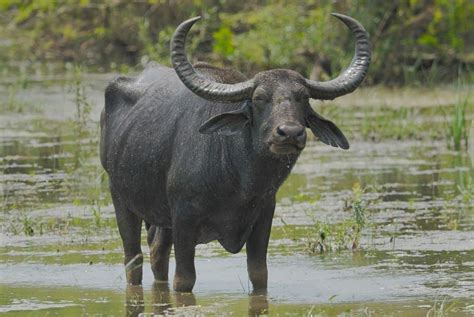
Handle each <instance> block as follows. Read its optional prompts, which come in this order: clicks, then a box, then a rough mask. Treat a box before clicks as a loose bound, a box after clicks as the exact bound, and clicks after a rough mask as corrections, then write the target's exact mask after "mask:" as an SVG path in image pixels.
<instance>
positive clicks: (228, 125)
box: [199, 102, 252, 136]
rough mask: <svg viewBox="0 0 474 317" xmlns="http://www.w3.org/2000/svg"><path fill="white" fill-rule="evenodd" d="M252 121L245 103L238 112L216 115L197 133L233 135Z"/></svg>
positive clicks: (248, 106) (247, 105)
mask: <svg viewBox="0 0 474 317" xmlns="http://www.w3.org/2000/svg"><path fill="white" fill-rule="evenodd" d="M251 120H252V113H251V109H250V105H249V104H248V102H246V103H245V104H244V105H243V106H242V108H240V109H239V110H234V111H229V112H224V113H221V114H218V115H216V116H214V117H212V118H210V119H209V120H207V121H206V122H204V123H203V124H202V125H201V126H200V127H199V132H200V133H203V134H211V133H214V132H217V134H220V135H226V136H228V135H233V134H236V133H238V132H239V131H241V130H242V129H243V128H244V127H246V126H247V125H249V124H250V123H251Z"/></svg>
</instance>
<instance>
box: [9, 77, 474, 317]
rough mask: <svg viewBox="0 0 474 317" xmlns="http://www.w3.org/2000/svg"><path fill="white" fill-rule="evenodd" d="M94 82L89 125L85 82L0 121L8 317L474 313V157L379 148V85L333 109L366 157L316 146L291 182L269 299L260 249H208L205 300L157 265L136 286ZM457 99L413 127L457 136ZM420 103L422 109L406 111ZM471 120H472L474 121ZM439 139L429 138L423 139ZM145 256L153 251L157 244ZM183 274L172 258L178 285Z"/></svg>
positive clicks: (413, 145) (427, 143) (23, 97)
mask: <svg viewBox="0 0 474 317" xmlns="http://www.w3.org/2000/svg"><path fill="white" fill-rule="evenodd" d="M87 78H88V80H87V81H86V82H87V98H88V101H89V102H90V103H91V104H92V105H93V107H92V109H91V113H90V116H91V118H92V119H93V120H92V121H91V122H88V123H87V124H86V125H84V127H78V126H77V125H76V123H75V116H76V115H75V111H76V106H75V102H74V93H75V90H74V89H75V87H74V86H72V87H71V86H69V85H68V84H59V83H54V82H53V83H49V84H48V85H46V84H44V83H42V82H38V83H35V84H30V85H29V86H28V87H27V88H26V89H25V90H21V91H20V92H19V93H18V94H17V97H16V98H17V99H19V100H20V101H21V102H23V103H24V104H25V106H24V110H23V111H22V112H21V113H12V112H4V113H1V114H0V170H1V171H2V173H1V174H0V189H1V194H2V213H1V224H2V228H1V230H2V232H1V248H0V277H1V279H0V313H5V314H8V315H12V316H13V315H14V316H37V315H40V316H42V315H47V314H48V315H83V314H88V315H99V316H100V315H132V316H133V315H138V314H139V313H141V312H145V313H147V314H148V315H152V314H153V313H156V314H159V313H175V314H179V315H195V314H229V315H230V314H233V315H238V316H239V315H243V314H247V313H249V314H256V313H258V312H269V313H270V314H272V315H295V316H299V315H302V314H305V315H318V314H319V315H364V316H365V315H382V314H383V315H399V316H420V315H426V314H427V312H428V311H429V310H430V309H431V311H434V310H436V311H438V312H439V311H444V312H446V313H447V314H448V315H450V316H451V315H452V316H458V315H459V316H465V315H472V314H474V300H473V298H474V274H473V273H474V208H473V201H472V198H473V196H474V192H473V189H474V182H473V176H474V174H473V168H472V163H471V158H470V156H469V153H467V152H463V151H462V152H455V151H451V150H449V149H448V148H447V146H446V141H445V140H442V139H439V138H433V139H426V138H424V139H423V138H422V139H420V138H418V137H413V138H411V137H403V138H401V139H400V140H397V138H396V137H395V138H387V137H386V138H382V139H379V138H377V139H376V140H375V141H370V140H371V138H370V137H368V138H367V137H364V129H365V128H364V120H365V118H366V117H367V116H368V115H374V116H375V117H376V116H377V115H376V114H377V113H383V112H384V111H388V110H386V108H384V107H377V106H373V105H370V107H371V108H370V109H369V110H370V111H367V110H365V109H363V106H362V104H363V102H362V101H361V100H363V99H364V98H367V96H370V95H371V91H370V90H365V91H362V92H360V93H358V94H355V95H354V96H353V97H352V98H351V99H342V101H340V100H338V101H337V102H338V103H341V102H344V100H346V101H347V103H348V105H346V106H345V107H346V108H344V111H342V112H339V113H334V112H333V113H331V111H332V110H328V111H327V112H326V114H327V116H328V117H329V118H334V117H337V119H338V120H339V121H336V123H338V124H340V122H345V123H343V125H342V126H343V130H344V131H345V132H346V134H347V135H348V137H349V139H350V140H352V142H351V150H349V151H342V150H337V149H332V148H330V147H327V146H325V145H323V144H320V143H317V142H315V141H311V142H309V144H308V146H307V148H306V149H305V151H304V152H303V154H302V156H301V158H300V160H299V161H298V163H297V165H296V167H295V168H294V170H293V172H292V174H291V176H290V178H289V179H288V180H287V182H286V183H285V185H284V186H283V187H282V188H281V190H280V192H279V194H278V205H277V209H276V215H275V218H274V223H273V230H272V237H271V241H270V246H269V260H268V261H269V289H268V294H267V295H249V293H250V291H251V289H250V282H249V280H248V278H247V273H246V265H245V252H241V253H239V254H236V255H230V254H228V253H226V252H225V251H224V250H223V249H222V248H221V247H220V246H219V245H218V244H217V243H210V244H207V245H200V246H198V251H197V259H196V268H197V272H198V279H197V283H196V287H195V289H194V294H193V295H184V294H176V293H174V292H170V291H169V289H168V286H167V285H166V284H165V285H163V284H158V285H155V284H154V283H153V278H152V274H151V270H150V268H149V266H148V265H147V263H146V264H145V266H144V280H143V281H144V282H143V287H128V288H127V286H126V283H125V281H124V273H123V265H122V264H121V263H122V247H121V241H120V238H119V235H118V232H117V229H116V225H115V219H114V214H113V208H112V206H111V205H110V198H109V195H108V193H107V188H106V182H107V179H106V175H105V174H104V173H103V171H102V169H101V168H100V163H99V161H98V158H97V150H96V149H97V132H98V127H97V125H98V124H97V121H98V116H99V113H100V109H101V107H102V103H103V100H102V98H103V97H102V91H103V88H104V86H105V83H106V80H107V79H108V76H92V75H91V76H88V77H87ZM2 89H3V91H2ZM6 89H7V87H6V86H5V85H4V86H2V88H1V89H0V92H5V91H6ZM374 91H375V92H374V93H375V94H376V95H377V98H379V99H380V100H389V102H390V103H391V105H390V107H392V106H393V107H397V104H396V103H397V96H399V95H401V96H404V99H400V100H401V101H400V103H402V102H406V100H408V99H409V98H407V97H406V95H407V93H400V92H398V91H392V92H384V94H385V99H383V98H382V97H383V94H381V93H380V91H378V90H374ZM450 93H451V92H450V91H449V90H446V91H443V92H439V91H437V92H436V94H437V95H435V96H432V98H433V100H437V99H436V98H439V96H443V99H442V100H443V102H442V103H441V102H438V103H437V102H433V104H435V106H432V107H430V106H429V105H427V104H429V102H426V99H427V98H428V99H429V98H430V96H425V98H424V99H423V104H422V108H423V109H424V110H423V111H419V112H416V113H414V114H413V115H416V117H414V118H409V119H410V120H411V119H413V121H415V122H418V123H420V122H421V123H423V124H425V123H427V124H428V126H432V129H433V131H434V130H436V129H438V128H439V127H440V126H443V125H444V124H445V122H444V121H443V120H445V119H446V118H445V116H443V113H444V112H446V111H449V110H446V109H449V104H446V102H445V101H446V100H449V97H446V96H449V94H450ZM0 95H3V94H0ZM379 99H376V100H379ZM420 103H421V101H420ZM330 105H331V104H330V103H329V105H328V104H325V105H324V107H327V108H329V107H328V106H330ZM404 106H406V107H407V108H412V107H416V104H415V105H414V104H409V105H405V104H399V105H398V107H399V108H403V107H404ZM316 107H320V105H317V106H316ZM441 108H442V109H441ZM410 115H412V113H410ZM468 115H469V116H470V117H471V118H472V112H471V113H468ZM374 120H375V119H374ZM423 127H425V126H423ZM411 128H413V127H411ZM415 128H416V127H415ZM84 131H85V132H84ZM431 132H432V131H426V130H422V129H420V131H419V135H432V134H431ZM435 132H436V131H435ZM367 140H369V141H367ZM354 184H360V185H361V186H362V188H364V189H365V190H364V193H363V194H362V202H363V204H364V206H365V209H366V226H365V228H364V230H363V231H362V235H361V238H360V241H358V243H357V248H356V249H355V250H351V245H352V244H353V242H354V241H353V238H351V237H352V236H351V235H350V234H349V233H347V230H346V229H347V228H345V229H343V230H341V229H338V228H341V227H340V225H341V224H342V223H343V222H344V221H347V220H349V219H351V218H352V217H353V214H352V211H351V208H350V205H351V202H352V200H353V196H354V192H353V185H354ZM322 225H326V226H329V227H330V228H331V229H330V231H331V230H332V232H331V234H333V237H332V238H333V239H334V240H333V242H332V243H335V241H336V235H337V232H336V231H337V230H339V234H342V235H343V236H344V237H345V238H344V239H343V241H342V242H340V243H339V245H338V247H337V248H335V247H334V250H333V251H326V252H324V253H320V252H318V247H316V248H315V247H314V243H315V242H317V241H318V240H319V229H320V228H321V226H322ZM350 229H351V228H349V230H350ZM330 238H331V237H329V239H328V241H327V247H328V250H329V248H330V245H331V240H330ZM143 241H145V240H143ZM143 250H144V252H145V253H147V251H148V249H147V248H146V246H145V245H144V246H143ZM147 260H148V259H147V258H145V262H147ZM173 267H174V261H173V260H172V264H171V272H170V276H172V274H173Z"/></svg>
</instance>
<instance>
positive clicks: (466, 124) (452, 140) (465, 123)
mask: <svg viewBox="0 0 474 317" xmlns="http://www.w3.org/2000/svg"><path fill="white" fill-rule="evenodd" d="M468 106H469V102H468V97H467V96H466V97H465V98H464V99H461V98H459V99H458V101H457V102H456V104H455V105H454V108H453V112H452V117H451V122H450V125H449V134H448V139H449V145H450V146H451V145H452V146H453V148H454V149H455V150H456V151H459V150H461V149H462V146H463V143H464V148H465V149H466V150H467V148H468V146H469V129H470V126H471V119H470V118H468V117H467V116H466V112H467V110H468Z"/></svg>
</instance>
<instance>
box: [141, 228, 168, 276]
mask: <svg viewBox="0 0 474 317" xmlns="http://www.w3.org/2000/svg"><path fill="white" fill-rule="evenodd" d="M146 228H147V240H148V246H149V247H150V262H151V270H152V271H153V275H154V276H155V280H156V281H168V266H169V261H170V253H171V247H172V245H173V236H172V233H171V229H170V228H162V227H158V226H154V225H148V224H147V226H146Z"/></svg>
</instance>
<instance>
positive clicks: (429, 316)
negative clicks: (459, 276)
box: [426, 299, 456, 317]
mask: <svg viewBox="0 0 474 317" xmlns="http://www.w3.org/2000/svg"><path fill="white" fill-rule="evenodd" d="M455 305H456V301H452V302H451V303H449V304H448V302H447V300H446V299H443V300H442V301H438V300H436V301H435V302H434V304H433V306H432V307H431V308H430V309H429V310H428V311H427V312H426V317H444V316H448V315H449V313H450V312H451V311H452V310H453V308H454V306H455Z"/></svg>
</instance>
